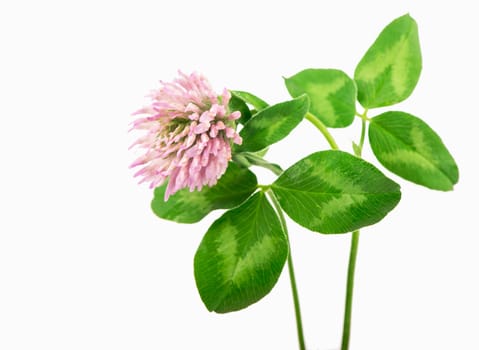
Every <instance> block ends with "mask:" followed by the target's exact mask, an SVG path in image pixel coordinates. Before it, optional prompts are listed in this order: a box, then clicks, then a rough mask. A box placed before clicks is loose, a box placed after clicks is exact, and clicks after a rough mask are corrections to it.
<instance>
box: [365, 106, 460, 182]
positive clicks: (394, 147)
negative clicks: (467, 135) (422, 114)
mask: <svg viewBox="0 0 479 350" xmlns="http://www.w3.org/2000/svg"><path fill="white" fill-rule="evenodd" d="M369 143H370V144H371V148H372V150H373V152H374V154H375V155H376V157H377V159H378V160H379V162H380V163H381V164H382V165H384V167H386V168H387V169H389V170H390V171H392V172H393V173H395V174H397V175H399V176H401V177H402V178H404V179H406V180H409V181H412V182H414V183H416V184H419V185H423V186H426V187H428V188H431V189H435V190H442V191H449V190H452V189H453V185H454V184H456V183H457V181H458V180H459V171H458V168H457V165H456V162H455V161H454V158H453V157H452V156H451V154H450V153H449V151H448V150H447V148H446V146H444V144H443V142H442V141H441V138H440V137H439V136H438V135H437V134H436V133H435V132H434V130H432V129H431V128H430V127H429V126H428V125H427V124H426V123H425V122H424V121H422V120H421V119H419V118H417V117H415V116H413V115H410V114H408V113H404V112H386V113H383V114H380V115H378V116H377V117H374V118H372V119H371V124H370V126H369Z"/></svg>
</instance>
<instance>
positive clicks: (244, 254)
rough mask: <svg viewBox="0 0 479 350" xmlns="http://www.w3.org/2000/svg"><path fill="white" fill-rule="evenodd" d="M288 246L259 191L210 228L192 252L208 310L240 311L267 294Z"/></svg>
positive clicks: (202, 295)
mask: <svg viewBox="0 0 479 350" xmlns="http://www.w3.org/2000/svg"><path fill="white" fill-rule="evenodd" d="M287 255H288V244H287V240H286V236H285V234H284V232H283V230H282V227H281V224H280V222H279V220H278V217H277V215H276V213H275V211H274V210H273V208H272V207H271V205H270V204H269V202H268V200H267V199H266V198H265V195H264V194H263V193H262V192H259V193H256V194H255V195H254V196H252V197H251V198H250V199H248V201H246V202H245V203H243V204H242V205H241V206H239V207H237V208H235V209H232V210H230V211H227V212H226V213H225V214H223V216H221V217H220V218H219V219H218V220H216V221H215V222H214V223H213V225H211V227H210V228H209V230H208V232H206V235H205V236H204V238H203V240H202V241H201V243H200V246H199V247H198V250H197V252H196V255H195V260H194V267H195V279H196V285H197V287H198V291H199V293H200V296H201V299H202V300H203V303H204V304H205V306H206V307H207V308H208V310H210V311H215V312H218V313H225V312H231V311H236V310H240V309H243V308H245V307H247V306H249V305H251V304H253V303H255V302H257V301H258V300H260V299H261V298H263V297H264V296H265V295H266V294H268V293H269V292H270V291H271V289H272V288H273V286H274V285H275V284H276V281H277V280H278V278H279V276H280V274H281V270H282V269H283V266H284V263H285V261H286V257H287Z"/></svg>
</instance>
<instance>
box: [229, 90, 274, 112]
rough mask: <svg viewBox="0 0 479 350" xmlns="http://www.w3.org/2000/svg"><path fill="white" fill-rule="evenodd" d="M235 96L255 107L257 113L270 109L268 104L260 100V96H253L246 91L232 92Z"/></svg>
mask: <svg viewBox="0 0 479 350" xmlns="http://www.w3.org/2000/svg"><path fill="white" fill-rule="evenodd" d="M231 93H232V94H233V96H236V97H238V98H239V99H241V100H243V101H244V102H245V103H247V104H249V105H251V106H253V107H254V108H255V109H256V110H257V111H260V110H262V109H264V108H266V107H268V104H267V103H266V102H265V101H263V100H262V99H260V98H259V97H258V96H255V95H253V94H252V93H249V92H246V91H238V90H235V91H231Z"/></svg>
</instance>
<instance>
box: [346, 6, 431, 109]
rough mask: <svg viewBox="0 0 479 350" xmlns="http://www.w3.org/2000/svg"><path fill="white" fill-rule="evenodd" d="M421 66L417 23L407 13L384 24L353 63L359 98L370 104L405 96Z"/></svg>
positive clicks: (394, 100) (415, 79)
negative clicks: (358, 58) (357, 61)
mask: <svg viewBox="0 0 479 350" xmlns="http://www.w3.org/2000/svg"><path fill="white" fill-rule="evenodd" d="M421 68H422V58H421V48H420V46H419V36H418V29H417V24H416V21H414V19H413V18H412V17H411V16H409V14H407V15H404V16H402V17H399V18H397V19H395V20H394V21H392V22H391V23H390V24H389V25H388V26H386V28H384V30H383V31H382V32H381V34H379V37H378V38H377V39H376V41H375V42H374V44H373V45H372V46H371V47H370V48H369V50H368V51H367V52H366V54H365V55H364V57H363V58H362V59H361V61H360V62H359V64H358V66H357V67H356V71H355V72H354V80H355V81H356V84H357V86H358V100H359V102H360V103H361V105H362V106H363V107H365V108H374V107H382V106H390V105H393V104H395V103H398V102H401V101H403V100H405V99H406V98H408V97H409V95H411V93H412V91H413V90H414V88H415V87H416V84H417V82H418V80H419V75H420V73H421Z"/></svg>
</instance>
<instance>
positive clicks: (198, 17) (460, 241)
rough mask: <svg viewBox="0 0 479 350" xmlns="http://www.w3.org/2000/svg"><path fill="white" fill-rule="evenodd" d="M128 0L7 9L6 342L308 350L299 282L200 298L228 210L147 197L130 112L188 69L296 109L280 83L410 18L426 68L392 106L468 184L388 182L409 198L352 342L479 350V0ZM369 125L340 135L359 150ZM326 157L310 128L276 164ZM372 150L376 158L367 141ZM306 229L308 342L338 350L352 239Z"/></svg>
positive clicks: (380, 238) (383, 234) (384, 243)
mask: <svg viewBox="0 0 479 350" xmlns="http://www.w3.org/2000/svg"><path fill="white" fill-rule="evenodd" d="M125 3H127V2H126V1H123V2H122V1H119V2H113V1H78V2H74V1H57V2H55V1H4V2H2V4H1V5H0V118H1V124H0V161H1V163H0V164H1V172H0V206H1V208H0V209H1V211H0V215H1V219H0V349H2V350H13V349H49V350H52V349H102V350H103V349H115V350H118V349H144V350H148V349H229V350H236V349H279V350H282V349H285V350H290V349H295V348H296V334H295V328H294V327H295V324H294V316H293V306H292V301H291V293H290V289H289V281H288V276H287V274H286V270H285V271H284V272H285V273H283V275H282V276H281V278H280V280H279V282H278V284H277V285H276V287H275V288H274V289H273V291H272V292H271V294H269V295H268V296H267V297H266V298H264V299H263V300H261V301H260V302H259V303H257V304H255V305H253V306H251V307H249V308H248V309H246V310H243V311H240V312H235V313H231V314H226V315H218V314H214V313H209V312H208V311H207V310H206V308H205V307H204V306H203V305H202V303H201V300H200V298H199V296H198V293H197V291H196V287H195V283H194V279H193V268H192V261H193V256H194V253H195V250H196V247H197V245H198V243H199V242H200V240H201V238H202V235H203V233H204V232H205V231H206V229H207V228H208V226H209V225H210V224H211V222H212V221H213V220H214V219H215V218H217V217H218V216H219V215H220V213H219V212H215V213H213V214H211V215H209V216H208V217H207V218H206V219H205V220H204V221H203V222H202V223H200V224H196V225H179V224H175V223H170V222H167V221H163V220H160V219H158V218H156V217H155V216H154V215H153V214H152V213H151V211H150V209H149V202H150V199H151V196H152V194H151V191H150V190H149V189H148V188H147V187H146V186H138V185H137V183H136V182H137V180H136V179H133V178H132V175H133V171H132V170H130V169H128V165H129V164H130V163H131V162H132V160H133V159H134V156H135V154H134V152H132V151H128V146H129V145H130V144H131V142H132V141H133V139H134V137H135V136H134V135H132V134H128V133H127V130H128V128H129V125H128V124H129V123H130V122H131V120H132V117H131V116H130V113H131V112H133V111H134V110H136V109H138V108H139V107H141V106H142V105H143V103H145V102H146V100H145V99H144V95H145V94H146V93H147V92H148V91H149V90H150V89H153V88H156V87H157V86H158V80H160V79H163V80H170V79H172V78H174V76H175V75H176V71H177V69H181V70H183V71H185V72H190V71H192V70H197V71H199V72H202V73H204V74H205V75H206V76H208V77H209V79H210V81H211V82H212V84H213V86H214V87H215V88H216V89H217V91H221V89H222V88H223V87H224V86H226V87H228V88H230V89H237V90H247V91H251V92H253V93H255V94H257V95H259V96H261V97H263V98H264V99H265V100H267V101H268V102H270V103H275V102H280V101H282V100H285V99H287V98H288V95H287V92H286V89H285V88H284V86H283V82H282V78H281V77H282V76H290V75H292V74H294V73H296V72H298V71H299V70H302V69H304V68H308V67H317V68H338V69H342V70H344V71H345V72H347V73H348V74H349V75H352V74H353V72H354V68H355V66H356V64H357V62H358V61H359V59H360V58H361V57H362V55H363V54H364V52H365V51H366V49H367V48H368V47H369V45H370V44H371V43H372V42H373V41H374V39H375V38H376V36H377V35H378V34H379V32H380V31H381V29H382V28H383V27H384V26H385V25H387V24H388V23H389V22H390V21H392V20H393V19H394V18H396V17H399V16H401V15H403V14H405V13H407V12H409V13H410V14H411V15H412V16H413V17H414V18H415V19H416V20H417V22H418V24H419V30H420V40H421V45H422V50H423V63H424V64H423V65H424V68H423V72H422V75H421V79H420V82H419V84H418V86H417V88H416V90H415V92H414V93H413V95H412V97H411V98H410V99H409V100H408V101H406V102H403V103H401V104H400V105H398V106H396V107H393V108H396V109H400V110H404V111H407V112H409V113H412V114H414V115H417V116H419V117H421V118H422V119H424V120H425V121H426V122H427V123H428V124H429V125H430V126H431V127H432V128H433V129H434V130H436V131H437V132H438V133H439V135H441V137H442V139H443V141H444V142H445V144H446V145H447V146H448V148H449V150H450V151H451V153H452V154H453V155H454V157H455V159H456V161H457V163H458V164H459V168H460V174H461V178H460V182H459V184H458V185H457V186H456V187H455V190H454V191H453V192H448V193H443V192H436V191H430V190H426V189H424V188H421V187H419V186H415V185H412V184H409V183H406V182H405V181H403V180H401V179H398V178H397V177H395V176H394V175H390V177H391V178H393V179H395V180H396V181H398V182H399V183H400V184H401V186H402V190H403V199H402V201H401V203H400V204H399V205H398V207H397V208H396V209H395V210H394V211H393V212H392V213H391V214H390V215H388V216H387V217H386V219H385V220H384V221H383V222H381V223H379V224H377V225H375V226H373V227H369V228H367V229H364V230H363V233H362V236H361V240H360V246H359V256H358V264H357V275H356V290H355V292H356V293H355V299H354V315H353V328H352V331H353V333H352V340H351V350H363V349H367V350H375V349H378V350H384V349H388V350H391V349H408V350H409V349H411V350H416V349H447V350H450V349H479V339H478V337H477V331H478V329H479V321H478V319H479V318H478V313H479V305H478V298H477V295H479V286H478V279H479V277H478V275H479V274H478V269H479V258H478V254H477V249H478V248H477V247H478V243H479V240H478V238H477V236H478V233H479V232H478V228H477V216H478V213H477V209H478V205H477V196H478V195H479V193H478V190H477V181H478V180H477V179H478V175H479V173H478V171H477V165H476V162H477V150H478V141H477V136H476V135H477V133H478V126H479V123H478V113H477V111H478V107H477V105H478V103H477V101H478V92H479V91H478V88H477V81H478V78H479V76H478V75H479V74H478V72H479V70H478V68H477V63H478V62H479V55H478V44H477V43H478V41H477V33H478V32H479V25H478V23H477V11H476V10H475V7H473V5H474V4H475V2H474V1H465V0H456V1H435V2H432V1H394V2H393V1H349V2H347V1H310V2H308V1H300V0H296V1H287V2H286V1H275V2H273V1H271V2H268V1H264V2H261V1H237V2H227V1H217V2H214V1H189V2H187V1H180V0H175V1H159V0H157V1H151V2H146V1H130V2H128V4H126V5H125ZM475 6H477V4H475ZM379 112H380V110H378V111H371V113H370V115H371V116H372V115H374V114H377V113H379ZM358 127H359V123H358V121H356V122H355V124H353V127H351V128H350V129H347V130H333V131H332V132H333V135H334V136H335V137H336V138H337V140H338V142H339V143H340V146H341V147H342V148H343V149H346V150H348V151H349V150H350V143H351V141H352V140H357V139H358V136H359V128H358ZM326 148H327V144H326V143H325V141H324V140H323V138H322V136H321V135H320V134H319V133H317V131H315V130H314V129H313V128H312V127H311V125H309V124H307V123H306V122H304V124H301V125H300V126H299V127H298V128H297V129H296V130H294V131H293V133H292V134H291V136H290V137H289V138H287V139H285V140H283V141H281V142H280V143H278V144H277V145H275V146H274V147H272V148H271V151H270V153H269V155H268V159H269V160H271V161H273V162H278V163H280V164H281V165H282V166H283V167H287V166H289V165H291V164H292V163H293V162H295V161H296V160H298V159H299V158H300V157H302V156H304V155H307V154H309V153H311V152H313V151H317V150H321V149H326ZM364 155H365V158H366V159H368V160H370V161H372V162H373V163H375V164H377V162H375V161H374V159H373V157H372V156H371V151H370V149H369V147H367V148H366V150H365V154H364ZM257 173H258V176H259V177H260V179H261V181H262V183H268V182H269V181H271V180H272V178H271V177H270V176H269V175H267V174H266V173H265V172H262V171H258V172H257ZM388 174H389V173H388ZM290 231H291V241H292V252H293V257H294V262H295V265H296V270H297V279H298V287H299V292H300V296H301V305H302V310H303V314H304V320H303V321H304V327H305V336H306V341H307V344H308V349H309V350H331V349H337V348H338V344H339V339H340V333H341V332H340V331H341V324H342V313H343V298H344V291H345V288H344V287H345V273H346V261H347V254H348V248H349V235H336V236H334V235H333V236H323V235H320V234H316V233H312V232H308V231H306V230H305V229H302V228H300V227H299V226H297V225H295V224H293V223H291V224H290Z"/></svg>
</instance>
